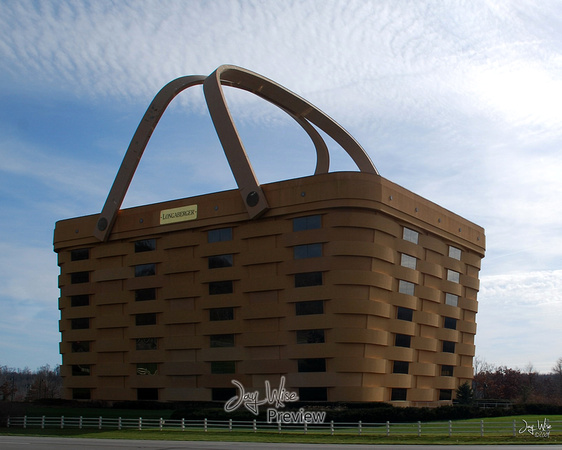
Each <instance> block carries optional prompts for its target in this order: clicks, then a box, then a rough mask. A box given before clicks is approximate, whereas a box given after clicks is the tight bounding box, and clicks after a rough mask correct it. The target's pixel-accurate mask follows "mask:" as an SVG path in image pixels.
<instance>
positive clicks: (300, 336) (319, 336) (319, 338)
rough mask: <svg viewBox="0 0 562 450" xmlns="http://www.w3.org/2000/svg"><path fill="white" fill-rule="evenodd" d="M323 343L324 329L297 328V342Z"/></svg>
mask: <svg viewBox="0 0 562 450" xmlns="http://www.w3.org/2000/svg"><path fill="white" fill-rule="evenodd" d="M322 343H324V330H298V331H297V344H322Z"/></svg>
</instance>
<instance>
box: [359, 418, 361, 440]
mask: <svg viewBox="0 0 562 450" xmlns="http://www.w3.org/2000/svg"><path fill="white" fill-rule="evenodd" d="M359 436H361V421H359Z"/></svg>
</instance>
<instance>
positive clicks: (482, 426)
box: [480, 420, 484, 437]
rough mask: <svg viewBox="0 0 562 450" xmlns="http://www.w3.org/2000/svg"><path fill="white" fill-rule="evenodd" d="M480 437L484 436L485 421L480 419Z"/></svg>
mask: <svg viewBox="0 0 562 450" xmlns="http://www.w3.org/2000/svg"><path fill="white" fill-rule="evenodd" d="M480 437H484V421H483V420H481V421H480Z"/></svg>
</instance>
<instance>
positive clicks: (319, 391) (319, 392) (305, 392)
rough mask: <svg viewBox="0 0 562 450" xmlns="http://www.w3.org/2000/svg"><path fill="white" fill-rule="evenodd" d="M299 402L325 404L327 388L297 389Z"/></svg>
mask: <svg viewBox="0 0 562 450" xmlns="http://www.w3.org/2000/svg"><path fill="white" fill-rule="evenodd" d="M299 401H301V402H327V401H328V388H325V387H301V388H299Z"/></svg>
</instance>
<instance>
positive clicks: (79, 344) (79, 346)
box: [70, 341, 90, 353]
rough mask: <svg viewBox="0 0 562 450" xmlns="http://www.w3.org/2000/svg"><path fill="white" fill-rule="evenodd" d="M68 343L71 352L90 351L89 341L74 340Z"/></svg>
mask: <svg viewBox="0 0 562 450" xmlns="http://www.w3.org/2000/svg"><path fill="white" fill-rule="evenodd" d="M70 345H71V351H72V353H87V352H89V351H90V342H89V341H76V342H72V343H71V344H70Z"/></svg>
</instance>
